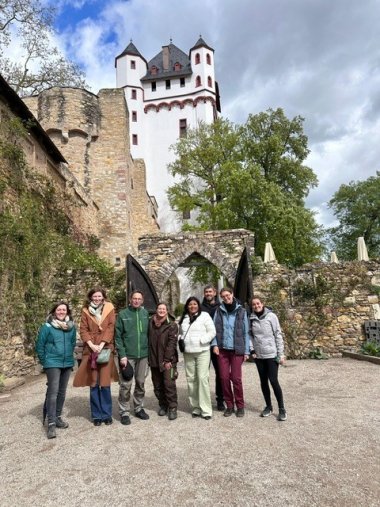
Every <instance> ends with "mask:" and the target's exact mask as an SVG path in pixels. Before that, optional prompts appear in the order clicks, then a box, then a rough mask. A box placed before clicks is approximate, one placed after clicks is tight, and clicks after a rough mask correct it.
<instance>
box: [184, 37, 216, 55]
mask: <svg viewBox="0 0 380 507" xmlns="http://www.w3.org/2000/svg"><path fill="white" fill-rule="evenodd" d="M198 48H206V49H209V50H210V51H214V49H213V48H212V47H211V46H209V45H208V44H206V42H205V41H204V40H203V38H202V36H201V35H200V36H199V39H198V40H197V42H196V43H195V45H194V46H193V47H192V48H190V52H191V51H193V50H194V49H198Z"/></svg>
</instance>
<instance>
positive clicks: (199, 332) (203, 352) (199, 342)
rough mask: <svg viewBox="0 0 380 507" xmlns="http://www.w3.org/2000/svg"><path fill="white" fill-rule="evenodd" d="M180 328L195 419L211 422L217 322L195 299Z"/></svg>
mask: <svg viewBox="0 0 380 507" xmlns="http://www.w3.org/2000/svg"><path fill="white" fill-rule="evenodd" d="M179 325H180V336H179V338H182V339H183V340H184V342H185V351H184V354H183V357H184V361H185V370H186V380H187V388H188V393H189V401H190V405H191V408H192V416H193V417H202V418H203V419H206V420H209V419H211V416H212V407H211V394H210V384H209V371H210V343H211V341H212V340H213V339H214V338H215V334H216V331H215V326H214V322H213V320H212V319H211V317H210V315H209V314H208V313H207V312H202V311H201V304H200V301H199V300H198V299H197V298H196V297H193V296H191V297H189V298H188V300H187V301H186V304H185V308H184V311H183V314H182V317H181V319H180V321H179Z"/></svg>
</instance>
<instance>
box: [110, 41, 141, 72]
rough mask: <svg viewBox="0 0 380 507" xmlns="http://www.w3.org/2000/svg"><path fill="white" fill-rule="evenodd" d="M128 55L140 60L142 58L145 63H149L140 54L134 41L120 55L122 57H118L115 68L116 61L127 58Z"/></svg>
mask: <svg viewBox="0 0 380 507" xmlns="http://www.w3.org/2000/svg"><path fill="white" fill-rule="evenodd" d="M126 55H130V56H139V57H140V58H142V59H143V60H144V62H145V63H147V61H146V60H145V58H144V57H143V55H142V54H141V53H140V51H139V50H138V49H137V47H136V46H135V45H134V44H133V42H132V39H131V40H130V42H129V44H128V46H127V47H126V48H125V49H124V51H123V52H122V53H120V55H118V56H117V57H116V58H115V67H116V60H117V59H118V58H121V57H123V56H126Z"/></svg>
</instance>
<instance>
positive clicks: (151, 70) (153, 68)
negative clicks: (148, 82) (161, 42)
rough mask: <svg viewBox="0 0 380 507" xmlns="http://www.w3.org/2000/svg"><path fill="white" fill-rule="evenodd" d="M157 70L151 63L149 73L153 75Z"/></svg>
mask: <svg viewBox="0 0 380 507" xmlns="http://www.w3.org/2000/svg"><path fill="white" fill-rule="evenodd" d="M157 72H158V68H157V67H156V66H155V65H153V67H152V68H151V69H150V73H151V74H152V75H153V76H155V75H156V74H157Z"/></svg>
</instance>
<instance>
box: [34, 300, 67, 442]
mask: <svg viewBox="0 0 380 507" xmlns="http://www.w3.org/2000/svg"><path fill="white" fill-rule="evenodd" d="M75 343H76V329H75V327H74V323H73V321H72V318H71V311H70V308H69V305H68V304H67V303H63V302H60V303H57V304H56V305H54V306H53V308H52V309H51V311H50V313H49V315H48V318H47V320H46V322H45V324H43V325H42V326H41V328H40V330H39V333H38V338H37V343H36V353H37V356H38V359H39V361H40V363H41V364H42V366H43V368H44V370H45V372H46V376H47V391H46V399H45V405H44V418H43V422H45V415H47V418H48V430H47V437H48V438H55V436H56V433H55V429H56V428H67V427H68V426H69V425H68V423H67V422H66V421H64V420H63V419H62V417H61V414H62V408H63V404H64V402H65V396H66V389H67V384H68V382H69V377H70V373H71V371H72V369H73V366H74V347H75Z"/></svg>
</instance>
